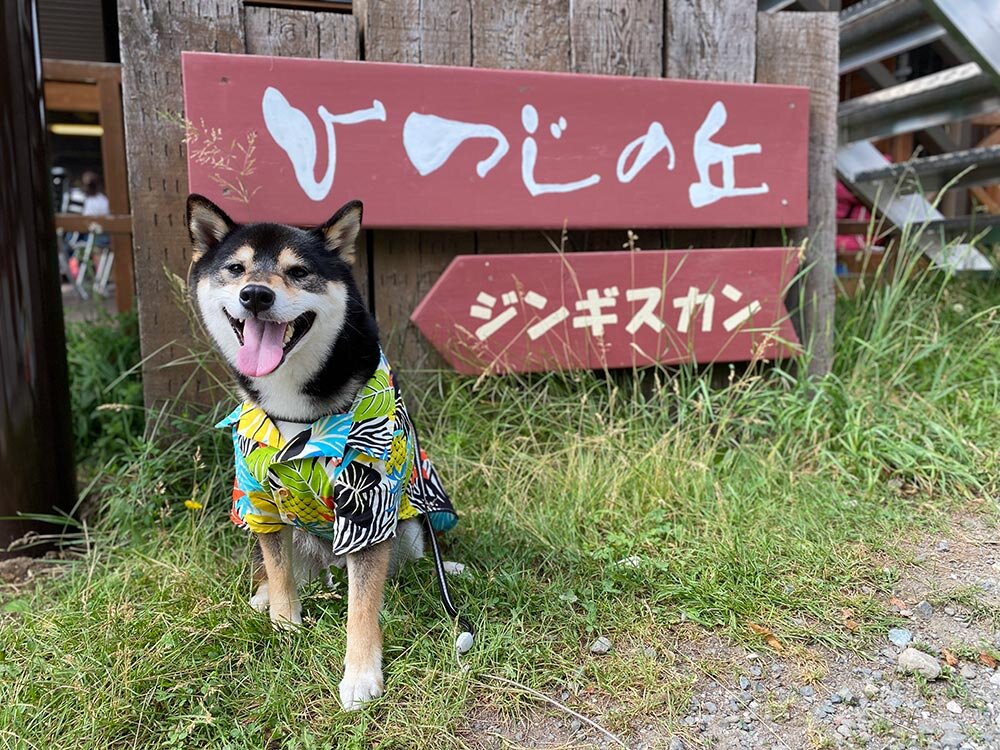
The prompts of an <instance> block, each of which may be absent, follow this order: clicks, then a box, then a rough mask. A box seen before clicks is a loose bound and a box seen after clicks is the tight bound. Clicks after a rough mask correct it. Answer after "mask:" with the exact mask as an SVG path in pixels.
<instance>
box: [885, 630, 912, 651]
mask: <svg viewBox="0 0 1000 750" xmlns="http://www.w3.org/2000/svg"><path fill="white" fill-rule="evenodd" d="M889 640H890V641H891V642H892V643H893V645H895V646H899V647H900V648H903V647H904V646H906V645H907V644H908V643H909V642H910V641H911V640H913V633H911V632H910V631H909V630H907V629H906V628H892V629H891V630H890V631H889Z"/></svg>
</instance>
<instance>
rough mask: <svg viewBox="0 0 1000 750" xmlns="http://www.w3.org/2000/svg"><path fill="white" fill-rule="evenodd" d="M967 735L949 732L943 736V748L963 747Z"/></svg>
mask: <svg viewBox="0 0 1000 750" xmlns="http://www.w3.org/2000/svg"><path fill="white" fill-rule="evenodd" d="M964 741H965V735H964V734H962V733H961V732H956V731H947V732H945V733H944V734H942V735H941V747H961V746H962V743H963V742H964Z"/></svg>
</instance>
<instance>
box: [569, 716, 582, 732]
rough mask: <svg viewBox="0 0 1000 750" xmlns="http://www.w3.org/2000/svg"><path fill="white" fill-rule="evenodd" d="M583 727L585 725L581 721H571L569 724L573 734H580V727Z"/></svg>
mask: <svg viewBox="0 0 1000 750" xmlns="http://www.w3.org/2000/svg"><path fill="white" fill-rule="evenodd" d="M582 726H583V723H582V722H581V721H580V720H579V719H573V721H571V722H570V723H569V728H570V731H571V732H573V734H576V733H577V732H579V731H580V727H582Z"/></svg>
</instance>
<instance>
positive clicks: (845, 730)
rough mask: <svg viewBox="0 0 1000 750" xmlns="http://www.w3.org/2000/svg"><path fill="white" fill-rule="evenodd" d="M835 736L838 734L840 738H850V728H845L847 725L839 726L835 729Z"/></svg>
mask: <svg viewBox="0 0 1000 750" xmlns="http://www.w3.org/2000/svg"><path fill="white" fill-rule="evenodd" d="M837 734H839V735H840V736H841V737H850V736H851V728H850V727H849V726H847V724H841V725H840V726H839V727H837Z"/></svg>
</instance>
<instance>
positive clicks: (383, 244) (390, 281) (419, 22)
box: [358, 0, 475, 370]
mask: <svg viewBox="0 0 1000 750" xmlns="http://www.w3.org/2000/svg"><path fill="white" fill-rule="evenodd" d="M358 12H361V13H363V14H364V29H365V59H366V60H375V61H380V62H401V63H428V64H435V65H466V66H467V65H469V64H470V63H471V61H472V44H471V41H470V36H471V26H470V24H471V12H470V9H469V3H468V2H465V1H464V0H439V1H437V2H433V3H430V2H427V3H421V2H420V0H373V2H370V3H365V4H363V5H362V6H361V7H360V8H359V11H358ZM370 239H371V248H370V255H371V264H372V267H371V274H372V288H373V295H374V300H373V301H372V304H373V306H374V309H375V317H376V318H377V320H378V324H379V330H380V332H381V334H382V339H383V343H384V345H385V346H386V350H387V353H388V355H389V357H390V358H391V360H392V361H393V362H394V363H395V364H396V365H397V366H398V367H401V368H404V369H409V370H415V369H437V368H441V367H444V366H445V364H444V360H442V359H441V357H440V355H439V354H438V353H437V352H436V351H435V350H434V348H433V347H432V346H431V345H430V344H429V343H428V342H427V340H426V339H425V338H424V337H423V336H422V335H421V333H420V332H419V331H418V330H417V328H416V326H414V325H413V324H412V323H411V322H410V313H411V312H413V309H414V308H415V307H416V306H417V303H418V302H419V301H420V300H421V298H422V297H423V296H424V295H425V294H426V293H427V292H428V291H429V290H430V288H431V286H432V285H433V284H434V281H435V280H436V279H437V277H438V276H439V275H440V274H441V272H442V271H444V269H445V268H447V266H448V263H450V262H451V259H452V258H454V257H455V256H456V255H459V254H461V253H469V252H473V250H474V248H475V235H473V234H472V233H471V232H410V231H375V232H371V233H370Z"/></svg>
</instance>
